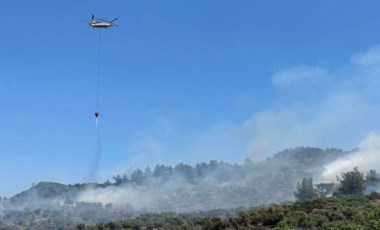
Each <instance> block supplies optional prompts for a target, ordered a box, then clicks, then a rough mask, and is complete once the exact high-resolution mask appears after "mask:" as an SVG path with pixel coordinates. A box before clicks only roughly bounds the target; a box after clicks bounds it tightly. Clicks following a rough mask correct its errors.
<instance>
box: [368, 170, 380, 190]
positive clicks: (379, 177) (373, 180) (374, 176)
mask: <svg viewBox="0 0 380 230" xmlns="http://www.w3.org/2000/svg"><path fill="white" fill-rule="evenodd" d="M365 179H366V182H367V185H368V186H373V185H376V184H378V183H379V182H380V174H378V173H377V172H376V170H374V169H371V170H369V172H368V173H367V175H366V176H365Z"/></svg>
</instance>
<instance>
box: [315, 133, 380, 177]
mask: <svg viewBox="0 0 380 230" xmlns="http://www.w3.org/2000/svg"><path fill="white" fill-rule="evenodd" d="M355 167H358V168H359V170H360V171H362V172H368V171H369V170H371V169H376V170H379V169H380V135H379V134H377V133H370V134H369V135H368V137H367V138H365V139H364V140H363V141H362V142H361V143H360V144H359V149H358V150H357V151H354V152H352V153H351V154H349V155H348V156H346V157H344V158H341V159H338V160H336V161H334V162H332V163H330V164H328V165H326V166H325V170H324V172H323V173H322V178H323V179H324V180H325V181H334V180H335V179H336V176H337V175H338V176H339V175H340V174H341V173H344V172H347V171H351V170H352V169H353V168H355Z"/></svg>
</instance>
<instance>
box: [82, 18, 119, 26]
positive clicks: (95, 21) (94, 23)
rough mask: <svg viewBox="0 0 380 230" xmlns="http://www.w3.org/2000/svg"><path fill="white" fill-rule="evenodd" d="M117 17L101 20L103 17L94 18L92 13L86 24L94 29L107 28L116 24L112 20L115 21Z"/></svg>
mask: <svg viewBox="0 0 380 230" xmlns="http://www.w3.org/2000/svg"><path fill="white" fill-rule="evenodd" d="M117 19H118V18H115V19H113V20H111V21H107V20H103V19H99V18H96V19H95V16H94V15H92V17H91V20H90V21H89V22H88V24H89V25H90V26H92V27H93V28H94V29H96V28H106V29H107V28H108V27H112V26H117V25H116V24H115V23H114V21H116V20H117Z"/></svg>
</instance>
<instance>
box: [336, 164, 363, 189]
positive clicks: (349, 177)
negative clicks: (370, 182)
mask: <svg viewBox="0 0 380 230" xmlns="http://www.w3.org/2000/svg"><path fill="white" fill-rule="evenodd" d="M337 180H338V181H339V184H340V186H339V188H338V191H337V193H338V194H343V195H348V194H356V195H362V194H363V191H364V189H365V188H366V182H365V180H364V176H363V173H361V172H360V171H359V170H358V167H355V168H354V170H353V171H349V172H346V173H342V174H341V177H337Z"/></svg>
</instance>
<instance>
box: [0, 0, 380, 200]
mask: <svg viewBox="0 0 380 230" xmlns="http://www.w3.org/2000/svg"><path fill="white" fill-rule="evenodd" d="M378 9H380V2H378V1H375V0H367V1H361V2H360V3H359V2H358V1H350V0H347V1H343V0H335V1H332V0H320V1H301V0H294V1H272V0H261V1H258V0H250V1H248V0H247V1H220V0H218V1H213V0H211V1H201V0H193V1H182V0H167V1H157V0H150V1H126V0H119V1H108V2H106V3H105V2H104V1H49V2H47V1H42V0H35V1H25V0H24V1H21V0H12V1H11V0H3V1H1V2H0V20H1V22H2V32H1V36H0V50H1V52H0V107H1V108H2V113H0V155H1V158H2V160H1V161H0V188H1V189H0V194H3V195H7V196H8V195H12V194H14V193H16V192H19V191H21V190H23V189H26V188H28V187H29V186H30V185H31V184H32V183H35V182H38V181H56V182H62V183H76V182H87V181H88V180H89V178H90V171H91V165H92V162H93V160H94V157H95V147H96V134H95V120H94V117H93V112H94V111H95V106H96V104H95V103H96V101H95V100H96V74H97V60H98V59H97V58H98V56H97V52H98V50H97V48H98V47H97V44H98V43H97V42H98V31H97V30H94V29H92V28H90V27H89V26H88V25H87V24H86V23H83V22H80V21H81V20H88V19H89V18H90V16H91V14H93V13H94V14H95V15H96V16H98V17H100V18H104V19H113V18H115V17H118V18H119V20H118V21H117V24H118V25H119V27H117V28H111V29H108V30H105V31H102V62H101V91H100V112H101V116H100V120H99V123H100V133H101V145H102V153H101V162H100V165H99V171H98V180H99V181H103V180H105V179H107V178H110V177H111V176H112V175H114V174H116V173H123V172H125V171H126V170H128V169H129V168H144V167H146V166H148V165H150V166H153V165H155V164H158V163H160V164H161V163H162V164H171V165H174V164H176V163H178V162H185V163H190V164H195V163H197V162H201V161H207V160H211V159H217V160H224V161H229V162H241V161H242V160H243V159H244V158H247V157H250V158H252V159H255V160H261V159H263V158H265V157H267V156H270V155H271V154H273V153H274V152H276V151H278V150H280V149H282V148H286V147H294V146H298V145H313V146H321V147H340V148H345V149H350V148H353V147H355V146H357V145H358V143H359V142H360V141H361V140H362V139H363V138H365V136H366V135H367V134H368V133H370V132H377V131H379V129H380V127H379V125H377V124H376V116H375V115H374V114H376V112H377V111H378V108H379V106H378V102H377V100H376V98H378V96H380V95H379V94H378V93H377V90H376V89H377V86H379V84H378V81H377V79H378V78H380V77H379V76H378V74H377V70H378V68H377V66H380V59H379V58H378V57H379V55H380V54H379V53H380V50H379V48H378V47H377V45H378V44H380V42H379V41H380V29H379V26H378V25H379V21H380V17H379V13H378Z"/></svg>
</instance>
